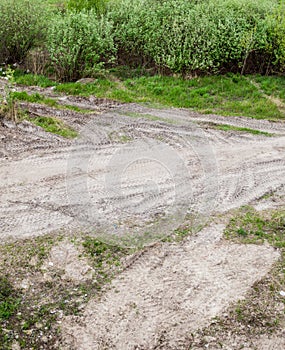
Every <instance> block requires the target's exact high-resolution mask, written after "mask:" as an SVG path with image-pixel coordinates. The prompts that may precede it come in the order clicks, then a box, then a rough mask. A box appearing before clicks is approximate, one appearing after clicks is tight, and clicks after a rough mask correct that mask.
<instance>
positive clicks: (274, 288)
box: [190, 207, 285, 348]
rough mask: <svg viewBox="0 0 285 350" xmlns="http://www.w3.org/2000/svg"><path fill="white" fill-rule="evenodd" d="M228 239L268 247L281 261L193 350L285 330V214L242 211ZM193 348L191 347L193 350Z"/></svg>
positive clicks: (202, 333)
mask: <svg viewBox="0 0 285 350" xmlns="http://www.w3.org/2000/svg"><path fill="white" fill-rule="evenodd" d="M225 237H226V238H227V239H229V240H231V241H234V242H237V243H245V244H264V243H265V242H267V243H269V244H270V245H272V246H273V247H274V248H276V249H279V250H280V253H281V258H280V260H279V261H278V263H277V264H276V265H275V266H274V267H273V268H272V270H271V272H270V273H269V274H268V275H267V276H266V277H265V278H263V279H262V280H261V281H258V282H256V283H255V284H254V285H253V287H252V289H251V291H250V293H249V294H248V296H247V298H246V299H245V300H241V301H239V302H238V303H237V304H235V305H233V306H232V307H231V308H230V309H229V310H227V311H226V313H225V316H222V317H219V318H215V319H213V320H212V322H211V325H210V326H209V327H206V328H205V329H202V330H200V331H198V332H196V334H194V336H193V339H192V342H191V346H201V347H203V346H206V345H207V344H208V345H207V347H210V348H212V347H211V346H216V347H217V348H224V346H225V347H227V346H229V342H231V341H233V339H234V336H233V335H235V336H239V337H241V339H247V340H248V341H251V340H252V339H253V338H254V337H255V336H258V335H260V334H266V335H269V334H271V333H276V332H278V331H281V330H282V329H284V326H285V312H284V309H285V298H284V296H282V295H281V293H280V292H282V291H285V212H284V210H272V211H267V212H257V211H255V210H254V209H253V208H252V207H244V208H241V209H240V210H239V211H238V212H237V213H236V214H235V215H234V216H233V217H232V219H231V220H230V222H229V224H228V226H227V228H226V230H225ZM190 348H191V347H190Z"/></svg>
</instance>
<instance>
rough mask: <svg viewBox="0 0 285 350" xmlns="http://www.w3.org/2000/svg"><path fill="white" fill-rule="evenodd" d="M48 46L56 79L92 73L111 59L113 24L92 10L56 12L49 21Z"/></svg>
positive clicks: (68, 79)
mask: <svg viewBox="0 0 285 350" xmlns="http://www.w3.org/2000/svg"><path fill="white" fill-rule="evenodd" d="M46 45H47V50H48V52H49V55H50V59H51V62H52V66H53V68H54V70H55V73H56V75H57V77H58V79H60V80H63V81H74V80H76V79H78V78H81V77H84V76H87V75H89V76H90V75H92V74H93V73H94V71H96V70H98V69H100V68H101V67H102V66H103V64H104V63H106V62H111V61H112V60H113V59H114V53H115V47H114V42H113V34H112V24H111V22H109V21H108V20H107V19H106V18H104V17H101V18H98V17H97V16H96V13H95V11H94V10H90V11H88V12H87V11H81V12H70V13H67V14H65V15H57V16H56V17H55V18H54V20H53V22H52V23H51V25H50V28H49V30H48V36H47V43H46Z"/></svg>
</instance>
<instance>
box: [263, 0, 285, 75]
mask: <svg viewBox="0 0 285 350" xmlns="http://www.w3.org/2000/svg"><path fill="white" fill-rule="evenodd" d="M265 24H266V25H265V27H266V34H267V38H266V41H265V44H264V50H265V52H266V53H267V54H268V55H269V59H270V61H269V64H271V65H272V66H273V69H275V70H277V71H282V72H285V1H284V0H283V1H281V2H280V5H279V6H278V7H277V8H275V9H274V11H273V13H272V14H269V15H268V16H267V18H266V21H265Z"/></svg>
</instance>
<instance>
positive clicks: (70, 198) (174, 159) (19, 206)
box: [0, 97, 285, 349]
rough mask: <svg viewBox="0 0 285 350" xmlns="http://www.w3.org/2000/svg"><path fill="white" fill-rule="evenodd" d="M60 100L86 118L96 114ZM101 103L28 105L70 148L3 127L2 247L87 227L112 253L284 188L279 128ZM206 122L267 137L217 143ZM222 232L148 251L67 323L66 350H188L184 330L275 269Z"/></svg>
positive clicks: (272, 255)
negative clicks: (74, 134)
mask: <svg viewBox="0 0 285 350" xmlns="http://www.w3.org/2000/svg"><path fill="white" fill-rule="evenodd" d="M62 100H63V101H65V100H68V104H72V103H74V104H76V105H78V103H80V106H81V107H82V108H83V107H84V108H89V109H92V103H93V104H94V103H95V102H94V101H93V102H92V101H91V100H90V99H86V100H84V99H81V100H80V102H78V99H77V100H76V99H75V98H74V99H73V98H72V97H69V98H68V99H65V100H64V99H62ZM84 101H85V102H84ZM97 102H98V101H97ZM101 102H104V103H103V105H101V107H99V108H98V106H96V108H93V109H94V113H93V114H88V115H83V114H80V113H75V112H71V111H66V110H64V112H58V111H56V110H54V109H52V108H47V107H43V106H41V105H27V104H26V108H28V109H29V110H30V111H33V112H34V113H38V114H41V115H57V116H58V117H61V118H62V119H63V120H64V121H65V122H67V123H69V124H70V125H71V126H73V127H74V128H75V129H77V130H78V131H79V132H80V134H81V138H79V139H78V140H75V141H67V140H64V139H63V138H61V137H57V136H54V135H51V134H47V133H45V132H43V131H42V130H41V129H40V128H37V127H34V126H32V125H31V124H30V123H27V122H24V123H22V124H20V125H18V126H17V127H15V125H13V124H12V123H8V122H5V123H4V125H2V126H1V127H0V138H1V148H0V157H1V158H0V164H1V166H0V178H1V184H0V198H1V200H0V230H1V239H2V241H3V240H4V241H6V240H9V239H21V238H24V237H30V236H34V235H43V234H45V233H47V232H51V231H54V230H59V229H65V230H75V229H79V228H80V229H81V230H82V229H85V230H88V231H92V232H93V231H94V227H95V229H96V232H97V235H99V236H100V237H101V239H104V240H107V241H111V242H113V243H117V244H122V242H123V244H131V245H133V244H134V245H136V244H149V243H151V244H153V243H155V242H157V241H158V239H160V238H162V237H164V236H166V235H167V234H170V233H171V232H172V230H173V229H174V228H176V227H177V226H179V224H181V223H183V220H184V217H185V215H188V216H190V217H192V218H193V217H194V222H195V224H197V225H199V224H200V223H201V220H202V222H203V223H204V222H205V218H206V219H208V218H209V217H210V216H211V214H213V213H225V212H226V211H227V210H229V209H232V208H238V207H240V206H241V205H244V204H248V203H250V202H252V201H254V200H256V199H258V198H261V197H262V196H263V195H264V194H266V193H268V192H270V191H275V190H277V189H280V188H281V189H282V188H284V185H285V124H283V123H270V122H268V121H256V120H251V119H248V118H230V117H226V118H224V117H218V116H209V115H204V116H203V115H198V114H196V113H191V112H188V111H186V110H178V109H169V110H157V109H151V108H147V107H141V106H136V105H117V106H116V105H115V104H112V105H111V106H110V105H109V106H108V102H107V101H101ZM107 107H111V108H109V109H108V110H107ZM95 112H96V113H95ZM209 122H211V123H221V124H229V125H234V126H242V127H248V128H252V129H257V130H261V131H266V132H269V133H271V134H273V136H272V137H266V136H263V135H257V136H256V135H251V134H249V133H238V132H224V131H220V130H216V129H214V128H213V127H212V126H209ZM222 229H223V227H222V226H215V225H214V226H210V228H205V229H204V230H203V231H202V232H200V233H199V234H198V236H195V237H194V238H189V240H188V241H186V242H184V243H183V244H165V245H161V244H158V245H157V246H156V245H155V246H154V247H153V248H150V249H149V250H148V252H147V254H145V255H144V256H143V257H142V258H141V259H139V260H138V261H137V262H136V263H135V264H134V265H133V266H132V267H131V268H130V269H128V270H127V271H125V272H124V274H123V275H122V276H121V277H120V278H118V279H117V280H115V281H114V283H113V287H114V288H113V289H111V290H110V291H109V292H107V293H106V295H105V296H104V298H103V299H102V300H101V301H100V302H99V301H96V302H95V301H93V302H91V303H90V304H89V305H88V307H87V309H86V312H85V314H84V316H83V318H82V319H77V320H74V319H68V320H67V321H66V324H65V326H64V327H63V329H64V332H65V341H66V343H67V344H68V345H67V348H68V349H71V348H72V349H81V348H82V349H185V348H186V347H185V346H186V345H185V344H187V334H189V332H191V330H193V329H196V328H197V327H200V326H204V325H206V324H207V322H208V321H209V320H210V318H211V317H213V316H216V315H218V314H219V313H220V312H221V311H222V310H223V309H224V308H225V307H226V306H228V305H229V303H230V302H232V301H236V300H238V299H239V298H242V297H243V296H244V295H245V293H246V292H247V291H248V289H249V288H250V286H251V285H252V284H253V283H254V281H255V280H258V279H260V278H261V277H262V276H264V275H265V274H266V273H267V272H268V270H269V269H270V266H271V264H272V263H273V262H274V261H276V259H277V258H278V254H277V253H276V252H274V251H273V249H271V248H269V247H258V248H257V247H254V246H242V245H233V244H229V243H225V242H224V241H223V240H221V235H222ZM146 231H147V232H149V235H147V236H145V232H146ZM126 232H132V235H131V236H129V235H128V234H126ZM157 232H163V233H162V234H158V235H157ZM189 300H191V303H189ZM77 323H78V324H79V325H78V324H77ZM69 335H70V336H69Z"/></svg>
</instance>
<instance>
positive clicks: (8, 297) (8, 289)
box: [0, 276, 20, 332]
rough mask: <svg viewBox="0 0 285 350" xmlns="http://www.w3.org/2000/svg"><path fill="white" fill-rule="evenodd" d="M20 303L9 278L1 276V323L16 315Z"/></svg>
mask: <svg viewBox="0 0 285 350" xmlns="http://www.w3.org/2000/svg"><path fill="white" fill-rule="evenodd" d="M19 301H20V300H19V296H18V294H17V292H16V291H15V290H14V288H13V286H12V284H11V283H10V282H9V280H8V278H7V277H6V276H0V321H5V320H8V319H9V318H10V317H12V316H13V315H14V313H15V311H16V310H17V308H18V306H19ZM0 332H1V330H0Z"/></svg>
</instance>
